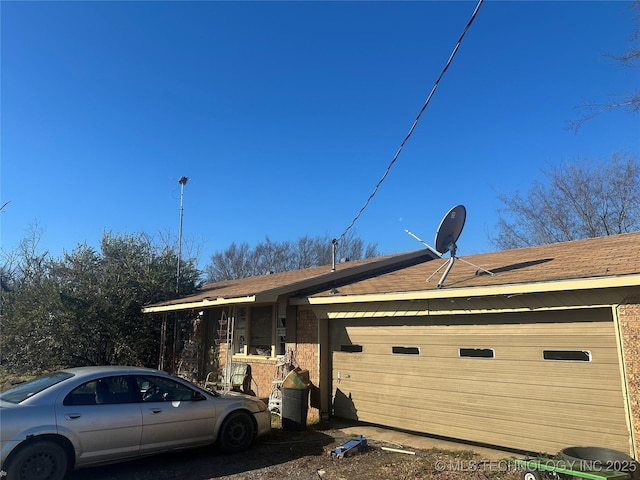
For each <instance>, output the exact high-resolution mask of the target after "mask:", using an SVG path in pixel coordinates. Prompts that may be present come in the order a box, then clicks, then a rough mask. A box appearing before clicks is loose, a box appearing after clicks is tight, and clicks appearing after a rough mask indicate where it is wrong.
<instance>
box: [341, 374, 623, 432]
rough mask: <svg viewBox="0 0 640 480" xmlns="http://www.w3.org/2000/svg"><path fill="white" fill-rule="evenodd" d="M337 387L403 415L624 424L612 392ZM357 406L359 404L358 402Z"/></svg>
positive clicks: (348, 395)
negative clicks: (585, 396) (562, 395)
mask: <svg viewBox="0 0 640 480" xmlns="http://www.w3.org/2000/svg"><path fill="white" fill-rule="evenodd" d="M338 390H340V392H341V394H342V395H344V396H345V397H346V398H353V399H358V398H361V399H362V400H363V401H365V402H370V403H372V408H371V409H373V410H379V409H385V410H386V409H387V408H392V409H394V410H395V409H402V408H406V409H407V412H406V414H407V416H411V417H412V416H413V415H414V413H415V410H416V409H419V410H434V411H443V412H455V411H459V410H460V409H464V410H465V411H466V413H470V412H476V413H477V414H478V415H482V416H483V417H486V416H502V415H507V414H509V415H511V414H518V415H519V416H521V417H523V418H531V419H532V420H533V419H537V421H540V422H543V423H544V422H551V423H554V422H558V421H559V422H563V421H569V420H570V419H571V418H574V419H578V418H579V419H582V420H587V422H591V421H593V422H594V423H598V422H603V423H604V424H606V425H617V426H624V425H626V423H625V419H624V417H623V418H620V417H618V416H617V415H615V414H616V412H617V410H618V405H617V403H618V402H617V398H616V396H615V395H614V394H613V393H609V394H607V395H598V402H597V403H595V402H590V403H587V402H586V401H583V403H571V404H569V403H558V402H557V401H554V400H553V399H552V398H548V399H545V398H542V399H540V398H539V397H537V396H536V395H535V394H536V393H537V390H536V389H529V391H526V390H524V389H521V390H519V391H518V392H516V393H517V395H511V396H507V395H508V394H500V393H499V392H497V391H496V392H490V393H486V392H480V391H468V390H454V389H449V390H445V389H442V390H436V389H429V390H428V393H427V392H425V394H424V395H422V396H416V392H415V388H411V387H403V386H399V387H396V389H395V390H394V392H393V394H392V395H389V393H388V392H387V391H384V390H380V389H378V390H375V389H373V388H371V386H370V385H361V384H356V383H355V382H345V381H342V382H341V383H340V384H339V387H338ZM514 390H516V389H514ZM566 395H567V396H568V395H570V394H569V393H567V394H566ZM359 407H362V405H360V404H359ZM576 407H578V408H576ZM365 410H366V409H365ZM540 412H544V416H542V415H540ZM592 417H593V418H592ZM543 419H544V420H543ZM548 419H552V420H548Z"/></svg>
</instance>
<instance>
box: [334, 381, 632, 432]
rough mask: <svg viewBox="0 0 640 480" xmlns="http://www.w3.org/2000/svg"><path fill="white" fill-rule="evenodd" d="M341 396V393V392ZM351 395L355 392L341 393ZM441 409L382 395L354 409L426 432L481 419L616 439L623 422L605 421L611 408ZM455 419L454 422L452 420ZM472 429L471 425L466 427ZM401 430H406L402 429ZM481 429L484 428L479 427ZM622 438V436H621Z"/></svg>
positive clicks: (500, 405)
mask: <svg viewBox="0 0 640 480" xmlns="http://www.w3.org/2000/svg"><path fill="white" fill-rule="evenodd" d="M341 392H343V391H342V390H341ZM348 393H352V394H355V392H343V394H345V395H347V394H348ZM440 400H442V399H440ZM447 400H448V401H447V402H446V404H445V405H442V404H436V403H435V402H429V401H426V400H425V399H414V400H413V401H412V402H407V401H404V402H399V401H396V402H394V401H393V399H390V398H389V397H388V396H387V397H385V396H384V395H377V396H376V395H371V396H370V397H367V400H365V401H362V402H359V403H358V408H357V409H356V411H358V412H359V411H360V410H358V409H362V410H364V411H366V412H367V413H380V412H388V413H389V415H390V416H393V417H397V418H404V419H405V420H407V413H409V412H410V413H411V415H410V420H408V422H409V423H407V425H410V424H411V422H416V423H420V422H422V423H425V424H428V425H429V427H430V428H433V425H439V424H443V425H445V424H447V423H448V422H460V421H462V420H463V419H465V420H466V419H468V418H471V419H473V418H475V417H477V416H482V418H483V421H482V422H481V425H483V426H484V425H486V424H487V423H493V424H496V425H500V424H504V425H512V424H513V422H517V423H518V424H519V425H521V426H524V425H536V426H540V427H543V428H555V427H556V425H557V424H558V422H561V423H571V424H572V425H573V427H572V430H576V431H582V432H583V433H584V432H587V433H588V432H589V431H592V430H596V431H597V432H598V435H609V436H612V437H618V436H621V435H620V431H621V429H622V430H623V433H624V428H625V423H624V421H622V422H619V423H612V422H610V421H608V420H607V419H606V418H605V417H604V415H605V414H609V416H611V415H612V414H615V408H614V407H599V408H597V409H596V408H593V407H590V408H583V409H572V410H570V409H556V408H555V407H554V406H553V405H550V404H547V405H542V404H541V403H536V401H535V400H531V401H529V402H526V403H525V404H520V403H518V402H515V401H513V399H512V400H511V401H498V402H496V403H493V404H491V403H482V404H479V403H477V404H476V403H473V402H472V401H470V400H468V397H467V396H465V395H462V394H459V395H451V396H449V397H447ZM527 406H528V407H529V408H530V409H538V410H537V411H539V409H540V408H546V409H547V410H546V413H545V415H544V416H540V415H533V414H532V412H531V410H527V409H526V408H525V407H527ZM456 418H458V420H456ZM466 426H468V427H473V425H472V423H470V424H468V425H466ZM405 428H408V427H406V426H405ZM483 428H484V427H483ZM622 436H623V437H624V438H626V436H624V435H622Z"/></svg>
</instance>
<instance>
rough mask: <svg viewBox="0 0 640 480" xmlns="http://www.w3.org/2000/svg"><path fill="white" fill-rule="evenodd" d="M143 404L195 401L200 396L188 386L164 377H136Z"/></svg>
mask: <svg viewBox="0 0 640 480" xmlns="http://www.w3.org/2000/svg"><path fill="white" fill-rule="evenodd" d="M136 383H137V385H138V389H139V390H140V394H141V396H142V401H143V402H180V401H189V400H195V399H196V398H197V396H198V395H199V394H198V392H196V391H195V390H192V389H190V388H189V387H187V386H186V385H182V384H181V383H178V382H175V381H173V380H170V379H168V378H164V377H154V376H141V377H136Z"/></svg>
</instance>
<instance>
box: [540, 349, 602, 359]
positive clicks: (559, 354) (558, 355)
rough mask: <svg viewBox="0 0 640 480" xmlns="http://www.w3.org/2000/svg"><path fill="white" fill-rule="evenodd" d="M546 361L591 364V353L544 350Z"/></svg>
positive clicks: (543, 356) (543, 354)
mask: <svg viewBox="0 0 640 480" xmlns="http://www.w3.org/2000/svg"><path fill="white" fill-rule="evenodd" d="M542 358H544V359H545V360H563V361H568V362H590V361H591V352H589V351H587V350H544V351H543V352H542Z"/></svg>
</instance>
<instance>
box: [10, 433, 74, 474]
mask: <svg viewBox="0 0 640 480" xmlns="http://www.w3.org/2000/svg"><path fill="white" fill-rule="evenodd" d="M67 465H68V461H67V454H66V453H65V451H64V449H63V448H62V447H61V446H60V445H58V444H57V443H54V442H50V441H37V442H33V443H31V444H29V445H27V446H25V447H23V448H21V449H20V450H18V451H17V452H16V453H15V454H14V455H12V456H11V458H10V459H9V462H8V465H7V470H6V473H7V478H10V479H11V480H62V479H63V478H64V476H65V475H66V474H67Z"/></svg>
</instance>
